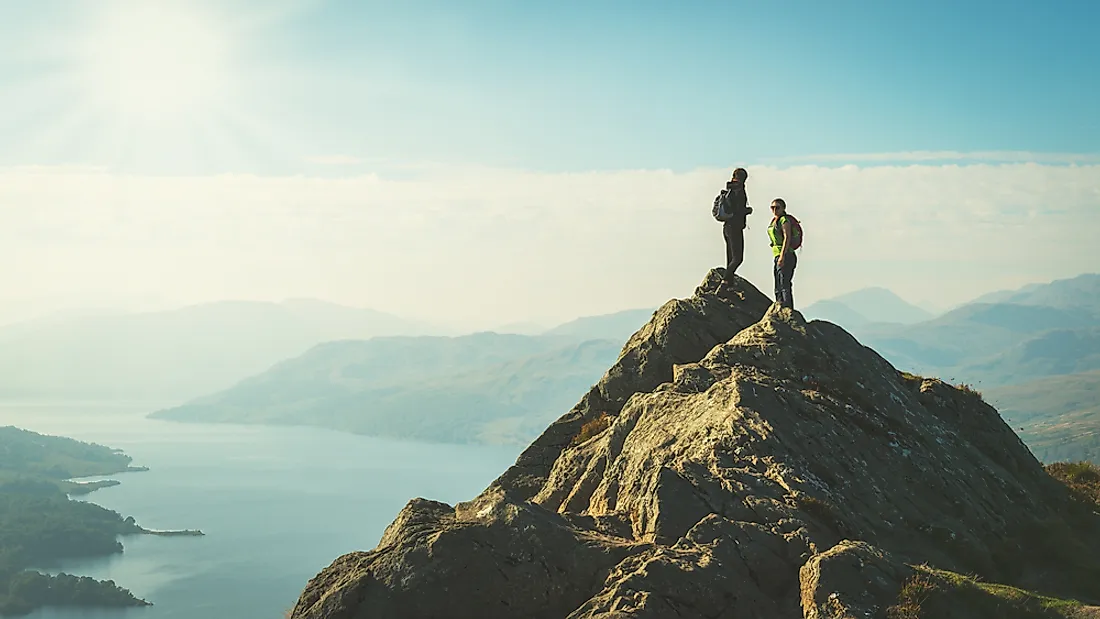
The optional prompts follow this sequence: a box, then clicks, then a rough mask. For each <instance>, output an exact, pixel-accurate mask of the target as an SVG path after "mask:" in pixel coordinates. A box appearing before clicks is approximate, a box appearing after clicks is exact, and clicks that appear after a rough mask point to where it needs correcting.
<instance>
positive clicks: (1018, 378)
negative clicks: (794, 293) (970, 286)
mask: <svg viewBox="0 0 1100 619" xmlns="http://www.w3.org/2000/svg"><path fill="white" fill-rule="evenodd" d="M891 311H893V312H895V314H890V313H889V312H891ZM922 312H923V310H920V308H916V307H915V306H913V305H911V304H908V303H906V302H905V301H903V300H902V299H899V298H897V297H896V296H895V295H893V294H892V293H890V292H889V291H886V290H883V289H868V290H863V291H857V292H855V293H851V294H848V295H844V296H841V297H836V298H833V299H827V300H823V301H819V302H817V303H814V304H813V305H811V306H809V307H807V308H806V309H805V311H804V312H803V313H804V315H806V317H807V318H818V319H823V320H828V321H830V322H834V323H836V324H839V325H841V326H843V327H845V328H846V329H848V330H849V331H850V332H852V334H853V335H855V336H856V337H857V338H858V339H859V340H860V341H861V342H862V343H863V344H865V345H867V346H870V347H872V348H874V349H875V350H876V351H877V352H878V353H879V354H881V355H882V356H883V357H885V358H886V359H887V360H889V361H890V362H891V363H893V364H894V365H896V366H897V367H898V368H900V369H903V370H906V371H909V372H913V373H915V374H922V375H926V376H938V377H941V378H943V379H945V380H948V381H950V382H955V383H967V384H969V385H971V386H973V387H974V388H976V389H979V390H982V391H985V392H987V393H988V394H989V396H990V399H991V400H992V401H994V403H995V405H997V406H998V407H999V408H1000V409H1001V410H1002V412H1003V413H1004V415H1005V417H1006V419H1013V420H1023V422H1022V423H1023V427H1024V430H1023V431H1022V432H1021V434H1022V436H1023V437H1024V439H1025V440H1026V441H1028V444H1029V445H1031V446H1032V447H1033V449H1034V450H1035V453H1036V455H1037V456H1038V457H1040V458H1043V459H1045V460H1047V461H1050V460H1053V459H1067V458H1069V459H1073V458H1091V459H1093V460H1094V461H1097V460H1096V458H1100V451H1098V445H1100V440H1098V439H1097V438H1096V437H1097V435H1098V434H1100V425H1097V422H1100V415H1097V414H1095V411H1096V410H1097V403H1098V402H1100V377H1098V375H1096V374H1095V372H1096V371H1100V275H1095V274H1086V275H1081V276H1078V277H1074V278H1071V279H1064V280H1057V281H1054V282H1050V283H1047V284H1032V285H1028V286H1024V287H1023V288H1020V289H1018V290H1010V291H1001V292H995V293H991V294H987V295H983V296H982V297H979V298H978V299H976V300H975V301H973V302H971V303H968V304H965V305H963V306H960V307H957V308H955V309H953V310H951V311H949V312H947V313H944V314H942V315H940V316H935V317H931V316H929V317H927V318H921V316H922ZM893 316H897V317H898V318H893ZM1070 403H1072V406H1070V405H1069V404H1070ZM1013 425H1014V426H1015V425H1016V424H1015V423H1013Z"/></svg>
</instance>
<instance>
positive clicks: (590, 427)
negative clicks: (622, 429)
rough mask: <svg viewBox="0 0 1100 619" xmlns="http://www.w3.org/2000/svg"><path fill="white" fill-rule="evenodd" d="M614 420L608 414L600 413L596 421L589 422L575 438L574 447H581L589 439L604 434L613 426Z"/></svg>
mask: <svg viewBox="0 0 1100 619" xmlns="http://www.w3.org/2000/svg"><path fill="white" fill-rule="evenodd" d="M611 421H612V418H611V416H609V415H608V414H607V413H600V415H599V416H598V417H596V418H595V419H591V420H589V421H588V422H587V423H585V424H584V425H583V426H581V431H580V432H578V433H577V435H576V436H574V437H573V442H572V444H573V445H580V444H581V443H583V442H585V441H587V440H588V439H590V438H592V437H594V436H596V435H597V434H599V433H600V432H603V431H604V430H606V429H607V428H608V426H610V425H611Z"/></svg>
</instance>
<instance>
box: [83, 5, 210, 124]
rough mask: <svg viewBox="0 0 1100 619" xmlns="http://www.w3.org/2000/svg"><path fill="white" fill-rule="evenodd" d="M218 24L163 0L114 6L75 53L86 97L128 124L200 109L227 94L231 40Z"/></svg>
mask: <svg viewBox="0 0 1100 619" xmlns="http://www.w3.org/2000/svg"><path fill="white" fill-rule="evenodd" d="M218 26H219V24H218V22H217V20H215V19H213V18H212V16H211V15H208V14H205V13H203V12H201V11H200V10H198V9H196V8H193V7H187V6H183V5H177V4H174V3H168V2H142V3H133V4H130V3H127V8H126V10H118V9H115V10H114V11H112V12H110V13H109V14H107V15H105V16H104V19H103V20H102V21H101V22H100V23H99V24H98V25H97V26H96V27H95V28H94V30H93V31H92V33H91V34H90V36H89V38H88V40H87V42H86V45H85V46H84V49H83V50H82V53H81V62H82V63H83V67H82V71H81V73H82V79H83V81H84V82H85V89H86V90H87V94H88V96H89V98H90V99H91V101H92V102H94V103H95V104H96V105H97V106H102V107H105V108H107V110H108V111H111V112H113V113H116V114H119V115H121V116H123V117H124V120H125V121H128V122H134V123H141V124H149V123H158V122H171V121H175V120H179V119H180V117H183V116H189V115H194V114H201V113H202V112H203V111H205V110H208V109H209V108H211V107H213V106H215V105H217V103H218V102H219V100H220V99H222V98H223V97H225V96H226V94H225V89H226V86H227V82H228V80H227V72H228V51H229V50H228V46H229V42H230V41H229V38H228V36H226V35H225V34H224V33H223V32H221V31H220V30H219V28H218Z"/></svg>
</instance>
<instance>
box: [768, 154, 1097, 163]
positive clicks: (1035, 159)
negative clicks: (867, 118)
mask: <svg viewBox="0 0 1100 619" xmlns="http://www.w3.org/2000/svg"><path fill="white" fill-rule="evenodd" d="M830 161H835V162H843V163H868V162H920V163H929V162H940V163H943V162H952V161H958V162H974V161H981V162H985V163H1047V164H1082V165H1084V164H1094V163H1100V154H1098V153H1042V152H1031V151H1016V150H991V151H969V152H960V151H954V150H911V151H899V152H894V153H828V154H820V155H803V156H799V157H783V158H779V159H776V160H775V161H774V162H775V163H783V162H787V163H793V162H801V163H825V162H830Z"/></svg>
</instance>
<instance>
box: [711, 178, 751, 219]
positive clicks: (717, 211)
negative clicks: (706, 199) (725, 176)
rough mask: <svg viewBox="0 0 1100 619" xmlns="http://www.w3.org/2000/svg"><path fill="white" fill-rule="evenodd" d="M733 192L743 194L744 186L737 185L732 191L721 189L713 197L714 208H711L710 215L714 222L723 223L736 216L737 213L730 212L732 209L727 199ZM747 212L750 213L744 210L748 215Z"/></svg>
mask: <svg viewBox="0 0 1100 619" xmlns="http://www.w3.org/2000/svg"><path fill="white" fill-rule="evenodd" d="M734 191H736V192H739V193H744V192H745V186H744V185H742V184H740V183H738V184H737V186H735V187H734V188H733V189H723V190H722V191H719V192H718V195H717V196H715V197H714V206H713V207H711V209H710V214H711V215H713V216H714V218H715V219H716V220H718V221H721V222H725V221H726V220H729V219H732V218H733V217H734V216H735V215H738V213H733V212H732V210H733V207H732V206H731V205H730V202H729V197H730V195H731V193H732V192H734ZM749 212H751V211H749V210H748V209H746V210H745V213H746V214H748V213H749Z"/></svg>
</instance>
